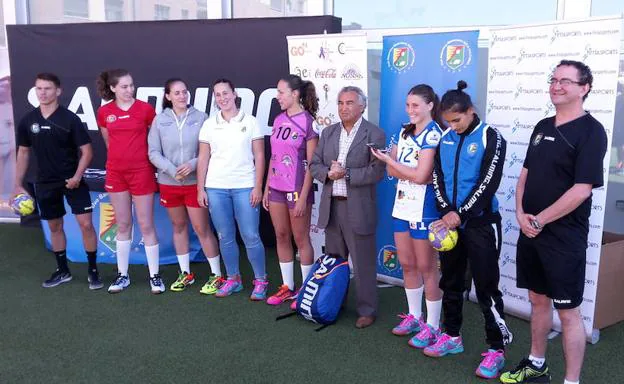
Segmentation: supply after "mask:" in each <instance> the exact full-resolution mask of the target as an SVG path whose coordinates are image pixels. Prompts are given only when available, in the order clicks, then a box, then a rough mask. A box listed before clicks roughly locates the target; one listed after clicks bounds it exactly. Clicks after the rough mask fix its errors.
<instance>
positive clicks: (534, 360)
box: [529, 355, 546, 368]
mask: <svg viewBox="0 0 624 384" xmlns="http://www.w3.org/2000/svg"><path fill="white" fill-rule="evenodd" d="M529 360H531V362H532V363H533V365H535V367H536V368H542V367H543V366H544V363H545V362H546V358H545V357H535V356H533V355H529Z"/></svg>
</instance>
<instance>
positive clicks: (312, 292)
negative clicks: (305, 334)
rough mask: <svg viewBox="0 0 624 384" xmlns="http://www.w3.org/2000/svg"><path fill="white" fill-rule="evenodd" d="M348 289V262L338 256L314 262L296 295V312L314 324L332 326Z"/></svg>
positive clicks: (327, 256)
mask: <svg viewBox="0 0 624 384" xmlns="http://www.w3.org/2000/svg"><path fill="white" fill-rule="evenodd" d="M348 288H349V263H348V262H347V260H345V259H343V258H342V257H340V256H333V255H323V256H321V257H319V258H318V260H316V262H315V263H314V266H313V267H312V270H311V271H310V273H309V274H308V277H307V278H306V279H305V282H304V283H303V285H302V286H301V290H300V291H299V295H298V296H297V313H299V314H300V315H301V316H303V317H304V318H306V319H307V320H310V321H313V322H315V323H317V324H324V325H327V324H332V323H334V322H335V321H336V318H337V317H338V313H339V312H340V307H341V306H342V302H343V300H344V298H345V295H346V294H347V290H348Z"/></svg>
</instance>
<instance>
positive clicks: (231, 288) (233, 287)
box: [215, 276, 243, 297]
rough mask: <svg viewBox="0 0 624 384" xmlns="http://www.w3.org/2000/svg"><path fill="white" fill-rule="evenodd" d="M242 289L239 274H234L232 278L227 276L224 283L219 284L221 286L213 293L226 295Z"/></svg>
mask: <svg viewBox="0 0 624 384" xmlns="http://www.w3.org/2000/svg"><path fill="white" fill-rule="evenodd" d="M242 290H243V283H242V282H241V278H240V276H236V277H234V278H230V277H228V279H227V280H225V283H223V285H221V287H220V288H219V289H218V290H217V293H215V296H216V297H227V296H230V295H231V294H232V293H236V292H240V291H242Z"/></svg>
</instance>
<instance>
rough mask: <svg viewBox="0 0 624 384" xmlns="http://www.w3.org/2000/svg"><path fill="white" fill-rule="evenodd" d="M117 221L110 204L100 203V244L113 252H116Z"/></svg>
mask: <svg viewBox="0 0 624 384" xmlns="http://www.w3.org/2000/svg"><path fill="white" fill-rule="evenodd" d="M117 228H118V226H117V220H115V210H114V209H113V205H112V204H111V203H100V231H99V232H100V236H99V238H100V242H101V243H102V244H104V245H105V246H106V248H108V249H110V250H111V251H113V252H117V243H116V242H115V238H116V237H117Z"/></svg>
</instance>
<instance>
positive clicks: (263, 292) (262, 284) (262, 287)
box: [249, 279, 269, 301]
mask: <svg viewBox="0 0 624 384" xmlns="http://www.w3.org/2000/svg"><path fill="white" fill-rule="evenodd" d="M253 286H254V289H253V291H252V292H251V296H249V298H250V299H251V300H253V301H262V300H264V299H266V296H267V288H268V287H269V282H268V281H266V280H264V279H255V280H254V281H253Z"/></svg>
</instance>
